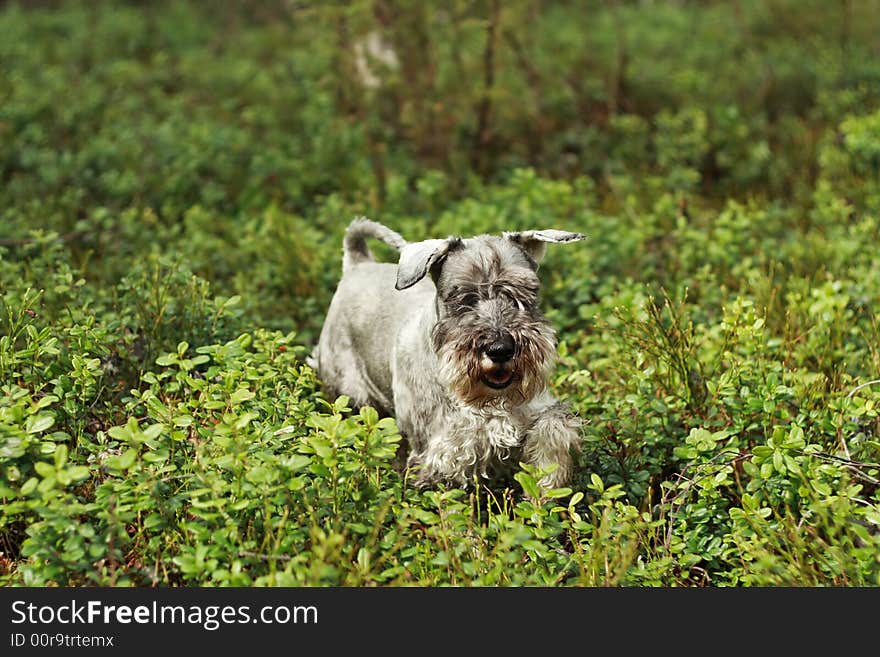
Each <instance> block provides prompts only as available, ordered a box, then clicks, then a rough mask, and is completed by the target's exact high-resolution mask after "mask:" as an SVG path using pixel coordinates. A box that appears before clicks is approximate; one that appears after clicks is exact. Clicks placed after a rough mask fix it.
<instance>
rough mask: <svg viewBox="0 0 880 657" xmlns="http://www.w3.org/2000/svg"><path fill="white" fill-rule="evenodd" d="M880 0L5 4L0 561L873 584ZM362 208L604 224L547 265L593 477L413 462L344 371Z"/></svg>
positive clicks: (877, 540) (48, 572)
mask: <svg viewBox="0 0 880 657" xmlns="http://www.w3.org/2000/svg"><path fill="white" fill-rule="evenodd" d="M878 17H880V3H878V2H876V0H864V1H863V2H848V1H841V2H820V1H819V0H806V1H804V0H801V1H799V2H794V1H793V0H766V1H763V2H758V1H752V0H743V1H741V2H735V3H728V2H714V1H708V2H705V1H704V2H696V1H685V0H682V1H680V2H660V1H657V2H626V1H620V2H617V1H609V2H600V1H589V2H563V1H558V2H553V1H550V0H532V1H530V2H524V3H513V2H503V1H500V0H486V1H481V0H477V1H470V0H468V1H465V0H456V1H455V2H451V3H450V2H434V1H433V0H432V1H430V2H423V3H418V4H413V3H399V2H396V1H394V0H376V1H374V2H367V1H365V0H356V1H353V2H345V3H341V2H340V3H335V2H334V3H296V2H284V1H280V0H279V1H277V2H269V1H260V0H242V1H240V2H236V3H225V4H224V5H223V8H222V9H219V8H218V6H217V4H216V3H210V2H199V1H197V0H188V1H184V0H168V1H163V2H150V3H141V2H113V1H110V0H100V1H97V2H75V1H74V2H63V3H61V2H57V3H56V2H42V3H27V4H26V5H25V4H22V5H19V4H16V3H14V2H13V3H4V4H3V5H2V7H0V34H2V35H4V37H3V38H0V71H2V75H0V498H2V505H0V580H2V581H3V583H4V584H6V585H27V586H44V585H110V586H168V585H182V586H198V585H236V586H252V585H269V586H273V585H344V586H374V585H382V586H398V585H427V586H439V585H515V586H534V585H551V586H574V585H581V586H596V585H603V586H658V585H659V586H754V585H763V586H777V585H820V586H876V585H878V584H880V437H878V436H880V419H878V412H880V382H878V379H880V320H878V315H877V308H878V302H880V255H878V251H877V248H876V244H877V243H878V240H880V36H878V35H880V23H878V20H880V18H878ZM371 34H372V35H376V34H378V35H380V36H381V38H382V39H383V40H384V42H385V43H386V44H389V47H390V48H391V49H393V51H394V52H395V54H396V60H394V61H390V60H385V61H384V62H383V60H381V59H377V58H370V57H368V56H367V58H366V59H364V55H363V50H362V48H361V47H360V46H359V44H363V43H365V42H366V41H365V40H366V39H368V38H369V37H370V35H371ZM365 61H366V62H367V66H368V67H369V68H370V71H371V74H370V75H369V76H365V74H364V69H363V66H364V62H365ZM389 62H390V63H389ZM395 62H396V63H395ZM362 214H366V215H368V216H370V217H372V218H374V219H377V220H379V221H382V222H383V223H385V224H387V225H389V226H392V227H394V229H395V230H398V231H399V232H400V233H401V234H403V235H404V236H405V237H406V238H408V239H411V240H417V239H423V238H427V237H436V236H442V235H448V234H462V235H471V234H478V233H482V232H494V233H497V232H500V231H502V230H518V229H530V228H548V227H553V228H561V229H566V230H576V231H581V232H584V233H586V234H587V235H588V236H589V239H588V241H587V242H584V243H581V244H579V245H576V246H572V247H570V248H566V249H558V250H554V251H551V252H550V253H549V254H548V256H547V259H546V260H545V262H544V264H542V268H541V276H542V280H543V285H544V288H543V299H542V306H543V309H544V311H545V313H546V314H547V315H548V316H549V318H550V319H551V321H552V323H553V324H554V326H555V327H556V328H557V331H558V336H559V339H560V344H559V357H560V362H559V367H558V369H557V371H556V374H555V375H554V378H553V381H552V385H553V388H554V391H555V392H556V394H558V395H559V397H560V398H561V399H562V400H564V401H565V402H566V403H568V404H570V405H571V407H572V409H573V410H575V411H576V412H577V413H578V414H579V415H580V416H581V417H582V418H583V420H584V430H583V445H582V449H581V451H580V453H579V454H578V457H577V459H578V460H577V462H578V468H577V474H576V476H575V479H574V481H573V482H572V483H571V486H570V487H569V488H565V489H558V490H553V491H540V490H539V489H538V488H537V487H536V484H535V481H537V480H538V479H539V478H540V473H537V472H535V471H532V470H529V469H528V468H525V469H524V470H523V471H522V472H521V473H519V474H518V475H517V486H516V487H515V488H511V489H510V490H506V491H483V492H479V491H477V492H475V491H473V490H459V489H443V488H441V489H437V490H430V491H417V490H415V489H413V488H412V487H411V486H408V485H407V482H406V481H405V479H404V478H403V477H402V476H401V474H400V473H399V472H397V471H396V470H395V469H394V468H393V467H392V461H393V457H394V454H395V451H396V449H397V446H398V444H399V442H400V436H399V435H398V433H397V429H396V426H395V424H394V421H393V419H390V418H379V417H378V416H377V414H376V413H375V412H374V411H373V410H372V409H369V408H366V409H351V408H349V407H348V401H347V400H346V399H344V398H341V399H327V398H326V397H325V396H324V394H323V393H322V390H321V385H320V381H319V380H317V378H316V376H315V374H314V372H313V371H312V370H311V369H309V368H308V367H307V366H306V365H305V355H306V354H307V353H308V351H309V349H310V348H311V346H312V345H313V344H314V342H315V339H316V337H317V333H318V331H319V330H320V326H321V322H322V319H323V314H324V310H325V308H326V306H327V303H328V302H329V298H330V295H331V294H332V291H333V289H334V285H335V283H336V281H337V279H338V276H339V264H340V263H339V260H340V254H341V250H340V245H341V236H342V233H343V231H344V228H345V226H346V225H347V224H348V222H349V221H350V220H351V219H352V218H353V217H354V216H357V215H362ZM383 255H384V256H385V257H388V256H389V255H390V254H387V253H385V254H383ZM523 493H526V495H524V494H523Z"/></svg>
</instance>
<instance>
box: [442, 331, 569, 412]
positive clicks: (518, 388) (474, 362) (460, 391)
mask: <svg viewBox="0 0 880 657" xmlns="http://www.w3.org/2000/svg"><path fill="white" fill-rule="evenodd" d="M510 333H511V336H512V337H513V340H514V343H515V344H516V352H515V354H514V357H513V358H512V359H511V360H510V361H509V362H508V363H506V364H504V365H496V364H493V363H491V361H489V359H487V358H486V356H484V355H483V354H482V352H481V350H480V349H479V348H478V347H477V344H476V341H475V340H474V339H473V338H470V337H468V336H465V335H460V336H458V337H457V338H456V339H450V340H446V341H445V342H442V343H440V344H436V343H435V348H436V351H437V356H438V358H439V360H440V377H441V380H442V381H443V383H444V384H445V385H446V386H447V387H448V389H449V390H451V391H452V392H453V393H454V394H455V395H456V396H457V397H458V398H459V399H461V401H463V402H464V403H465V404H468V405H471V406H477V407H482V406H487V405H505V404H510V403H513V404H523V403H526V402H528V401H530V400H531V399H533V398H534V397H535V396H537V395H538V394H539V393H540V392H542V391H543V390H544V388H546V386H547V380H548V378H549V376H550V372H551V370H552V367H553V363H554V359H555V356H556V341H555V337H554V334H553V330H552V329H551V328H550V327H549V326H547V325H546V324H537V323H536V324H531V325H528V326H525V327H523V328H521V329H519V330H516V331H510ZM508 374H509V379H508Z"/></svg>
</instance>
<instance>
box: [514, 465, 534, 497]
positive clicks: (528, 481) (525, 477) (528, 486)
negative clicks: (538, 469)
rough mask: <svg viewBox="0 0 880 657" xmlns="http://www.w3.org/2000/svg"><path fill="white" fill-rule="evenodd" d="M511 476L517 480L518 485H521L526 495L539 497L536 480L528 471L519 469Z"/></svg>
mask: <svg viewBox="0 0 880 657" xmlns="http://www.w3.org/2000/svg"><path fill="white" fill-rule="evenodd" d="M513 478H514V479H516V480H517V481H518V482H519V485H520V486H522V489H523V491H524V492H525V494H526V495H528V496H529V497H531V498H533V499H538V498H539V497H541V490H540V488H538V482H536V481H535V478H534V477H532V476H531V475H530V474H529V473H527V472H524V471H522V470H521V471H519V472H517V473H516V474H515V475H513Z"/></svg>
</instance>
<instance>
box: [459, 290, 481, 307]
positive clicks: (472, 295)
mask: <svg viewBox="0 0 880 657" xmlns="http://www.w3.org/2000/svg"><path fill="white" fill-rule="evenodd" d="M479 301H480V296H479V295H478V294H477V293H476V292H465V293H464V294H462V295H461V297H459V303H460V304H461V305H462V306H467V307H468V308H473V307H474V306H476V305H477V303H478V302H479Z"/></svg>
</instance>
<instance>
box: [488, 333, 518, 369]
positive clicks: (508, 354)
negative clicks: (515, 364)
mask: <svg viewBox="0 0 880 657" xmlns="http://www.w3.org/2000/svg"><path fill="white" fill-rule="evenodd" d="M515 350H516V345H515V344H514V343H513V338H512V337H510V335H507V334H504V335H502V336H501V337H500V338H498V339H497V340H495V342H493V343H492V344H490V345H489V346H488V347H487V348H486V355H487V356H488V357H489V358H491V359H492V362H493V363H504V362H507V361H509V360H510V359H511V358H512V357H513V352H514V351H515Z"/></svg>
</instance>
